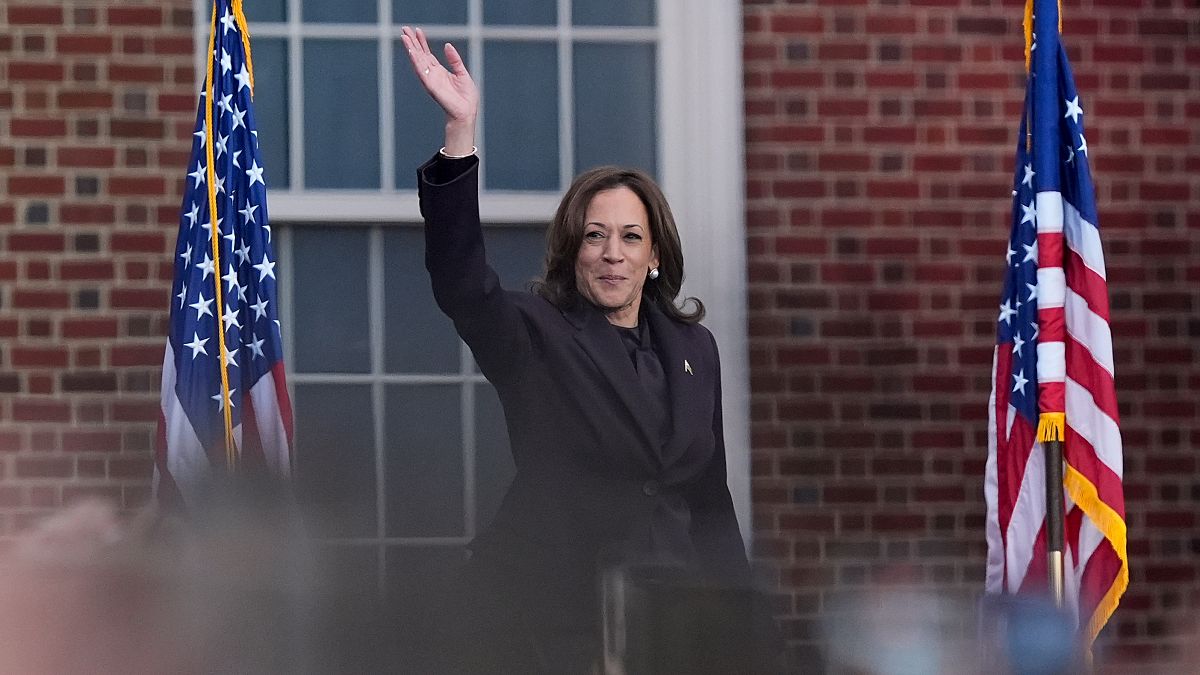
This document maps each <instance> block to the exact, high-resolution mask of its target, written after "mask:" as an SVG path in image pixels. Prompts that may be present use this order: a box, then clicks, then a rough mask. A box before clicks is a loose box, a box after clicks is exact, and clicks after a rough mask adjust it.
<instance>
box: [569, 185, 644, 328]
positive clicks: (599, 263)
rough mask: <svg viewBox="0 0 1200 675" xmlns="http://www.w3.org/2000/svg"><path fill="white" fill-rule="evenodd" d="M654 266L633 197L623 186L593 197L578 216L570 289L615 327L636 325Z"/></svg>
mask: <svg viewBox="0 0 1200 675" xmlns="http://www.w3.org/2000/svg"><path fill="white" fill-rule="evenodd" d="M655 267H658V249H657V248H656V247H655V246H654V242H653V241H651V239H650V220H649V217H648V216H647V215H646V207H645V205H644V204H642V200H641V199H638V196H637V194H635V193H634V192H633V190H630V189H629V188H627V187H618V188H613V189H611V190H604V191H602V192H597V193H596V196H594V197H592V201H591V203H590V204H588V208H587V214H586V216H585V217H584V230H583V241H582V242H581V243H580V244H579V253H578V255H577V256H576V257H575V286H576V287H577V288H578V289H579V293H580V294H582V295H583V297H585V298H587V299H588V300H590V301H591V302H592V303H593V304H595V305H597V306H599V307H601V308H603V309H604V310H605V311H606V313H607V316H608V320H609V321H610V322H612V323H614V324H616V325H618V326H626V327H633V326H636V325H637V321H638V309H639V308H640V307H641V302H642V286H644V285H645V284H646V279H647V275H648V274H650V270H651V269H652V268H655Z"/></svg>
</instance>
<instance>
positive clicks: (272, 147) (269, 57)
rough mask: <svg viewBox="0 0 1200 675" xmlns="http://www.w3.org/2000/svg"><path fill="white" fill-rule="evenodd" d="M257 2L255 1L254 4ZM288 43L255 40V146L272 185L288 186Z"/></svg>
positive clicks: (273, 40)
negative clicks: (256, 142)
mask: <svg viewBox="0 0 1200 675" xmlns="http://www.w3.org/2000/svg"><path fill="white" fill-rule="evenodd" d="M255 4H256V3H255ZM287 64H288V60H287V42H286V41H285V40H282V39H278V38H258V39H256V40H255V41H254V121H255V123H256V124H257V129H258V148H259V152H261V153H262V157H263V159H262V161H263V166H264V167H265V168H266V175H267V177H268V178H270V179H271V181H270V183H271V187H272V188H286V187H288V186H289V185H291V180H290V174H289V172H288V98H287V91H288V86H287V78H288V67H287Z"/></svg>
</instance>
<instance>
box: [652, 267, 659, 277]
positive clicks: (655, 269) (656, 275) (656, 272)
mask: <svg viewBox="0 0 1200 675" xmlns="http://www.w3.org/2000/svg"><path fill="white" fill-rule="evenodd" d="M650 278H651V279H657V278H658V268H657V267H655V268H654V269H652V270H650Z"/></svg>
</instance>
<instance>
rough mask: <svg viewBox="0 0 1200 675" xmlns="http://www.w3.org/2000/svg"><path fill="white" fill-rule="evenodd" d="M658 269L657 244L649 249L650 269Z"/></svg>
mask: <svg viewBox="0 0 1200 675" xmlns="http://www.w3.org/2000/svg"><path fill="white" fill-rule="evenodd" d="M655 267H658V244H655V245H653V246H651V247H650V268H651V269H654V268H655Z"/></svg>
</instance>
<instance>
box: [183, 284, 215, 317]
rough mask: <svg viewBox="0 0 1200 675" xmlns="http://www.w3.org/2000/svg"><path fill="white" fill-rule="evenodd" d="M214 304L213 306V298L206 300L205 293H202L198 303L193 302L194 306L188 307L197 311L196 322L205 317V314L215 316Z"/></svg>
mask: <svg viewBox="0 0 1200 675" xmlns="http://www.w3.org/2000/svg"><path fill="white" fill-rule="evenodd" d="M212 304H213V298H207V299H206V298H205V297H204V291H200V297H199V298H197V300H196V302H193V303H192V304H190V305H188V307H191V308H192V309H194V310H196V320H197V321H199V320H200V319H201V318H203V317H204V315H205V314H207V315H209V316H213V313H212Z"/></svg>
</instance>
